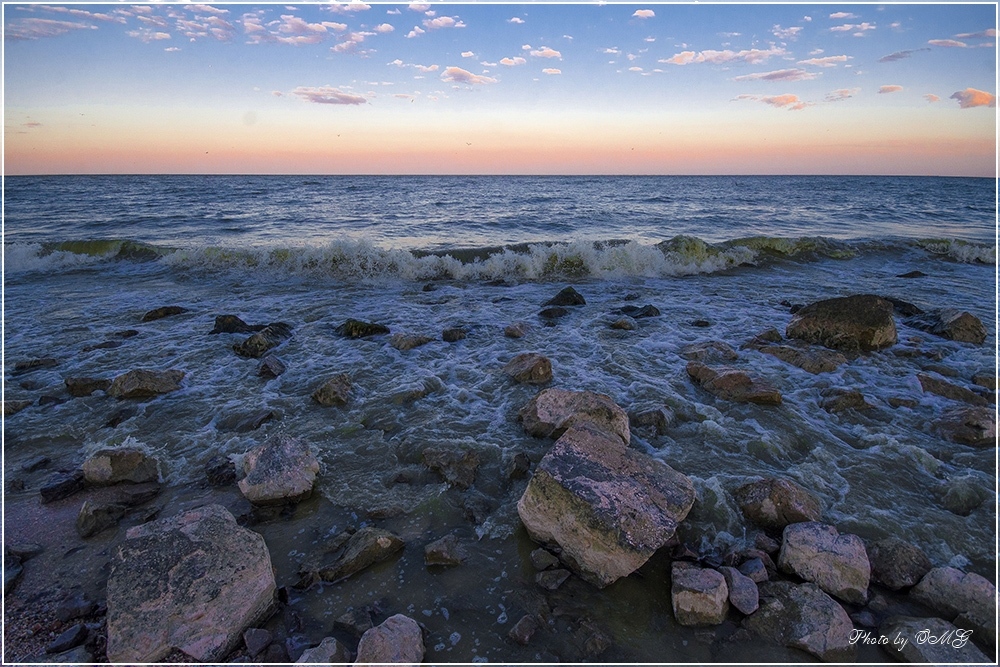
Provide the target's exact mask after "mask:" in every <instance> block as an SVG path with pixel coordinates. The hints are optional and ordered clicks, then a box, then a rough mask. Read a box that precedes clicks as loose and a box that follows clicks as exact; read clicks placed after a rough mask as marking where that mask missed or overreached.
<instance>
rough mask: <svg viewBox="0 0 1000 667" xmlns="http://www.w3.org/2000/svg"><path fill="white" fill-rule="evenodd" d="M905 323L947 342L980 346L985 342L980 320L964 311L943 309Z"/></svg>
mask: <svg viewBox="0 0 1000 667" xmlns="http://www.w3.org/2000/svg"><path fill="white" fill-rule="evenodd" d="M905 323H906V324H908V325H910V326H911V327H914V328H916V329H920V330H922V331H927V332H929V333H932V334H934V335H935V336H941V337H942V338H947V339H949V340H954V341H959V342H962V343H973V344H976V345H981V344H982V343H984V342H985V341H986V334H987V331H986V327H985V326H984V325H983V322H982V320H980V319H979V318H978V317H976V316H975V315H973V314H972V313H968V312H966V311H961V310H958V309H956V308H944V309H941V310H935V311H931V312H928V313H923V314H919V315H915V316H913V317H908V318H907V319H906V320H905Z"/></svg>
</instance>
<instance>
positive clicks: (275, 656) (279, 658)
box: [262, 642, 290, 665]
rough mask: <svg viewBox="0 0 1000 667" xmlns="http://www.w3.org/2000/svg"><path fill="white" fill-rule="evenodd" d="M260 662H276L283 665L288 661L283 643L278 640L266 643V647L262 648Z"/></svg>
mask: <svg viewBox="0 0 1000 667" xmlns="http://www.w3.org/2000/svg"><path fill="white" fill-rule="evenodd" d="M262 662H264V663H265V664H276V665H285V664H288V663H289V662H290V660H289V658H288V651H286V650H285V646H284V644H282V643H280V642H272V643H271V644H268V646H267V648H266V649H265V650H264V657H263V660H262Z"/></svg>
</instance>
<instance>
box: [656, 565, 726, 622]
mask: <svg viewBox="0 0 1000 667" xmlns="http://www.w3.org/2000/svg"><path fill="white" fill-rule="evenodd" d="M670 603H671V605H672V607H673V610H674V618H675V619H676V620H677V622H678V623H679V624H681V625H687V626H703V625H719V624H720V623H722V622H723V621H724V620H726V614H728V613H729V589H728V588H727V586H726V579H725V577H723V575H722V574H720V573H719V572H716V571H715V570H709V569H705V568H701V567H698V566H697V565H694V564H692V563H685V562H682V561H674V562H673V563H672V564H671V566H670Z"/></svg>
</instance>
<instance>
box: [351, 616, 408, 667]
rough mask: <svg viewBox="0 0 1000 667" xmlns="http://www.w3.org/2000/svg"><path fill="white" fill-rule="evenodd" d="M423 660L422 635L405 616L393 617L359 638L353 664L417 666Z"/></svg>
mask: <svg viewBox="0 0 1000 667" xmlns="http://www.w3.org/2000/svg"><path fill="white" fill-rule="evenodd" d="M423 659H424V635H423V632H421V630H420V626H419V625H418V624H417V622H416V621H414V620H413V619H412V618H410V617H409V616H404V615H402V614H396V615H395V616H390V617H389V618H387V619H386V620H385V622H383V623H382V624H381V625H379V626H377V627H374V628H372V629H371V630H369V631H368V632H366V633H365V634H364V635H363V636H362V637H361V641H360V642H359V643H358V657H357V658H356V660H355V663H354V664H355V665H364V664H370V663H380V664H387V663H393V664H406V665H419V664H420V663H421V662H422V661H423Z"/></svg>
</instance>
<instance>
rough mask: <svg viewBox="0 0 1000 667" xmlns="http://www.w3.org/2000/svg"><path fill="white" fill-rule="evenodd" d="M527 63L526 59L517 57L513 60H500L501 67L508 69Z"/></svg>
mask: <svg viewBox="0 0 1000 667" xmlns="http://www.w3.org/2000/svg"><path fill="white" fill-rule="evenodd" d="M526 62H528V61H527V60H525V59H524V58H522V57H521V56H515V57H513V58H501V59H500V64H501V65H506V66H507V67H516V66H518V65H523V64H525V63H526Z"/></svg>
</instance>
